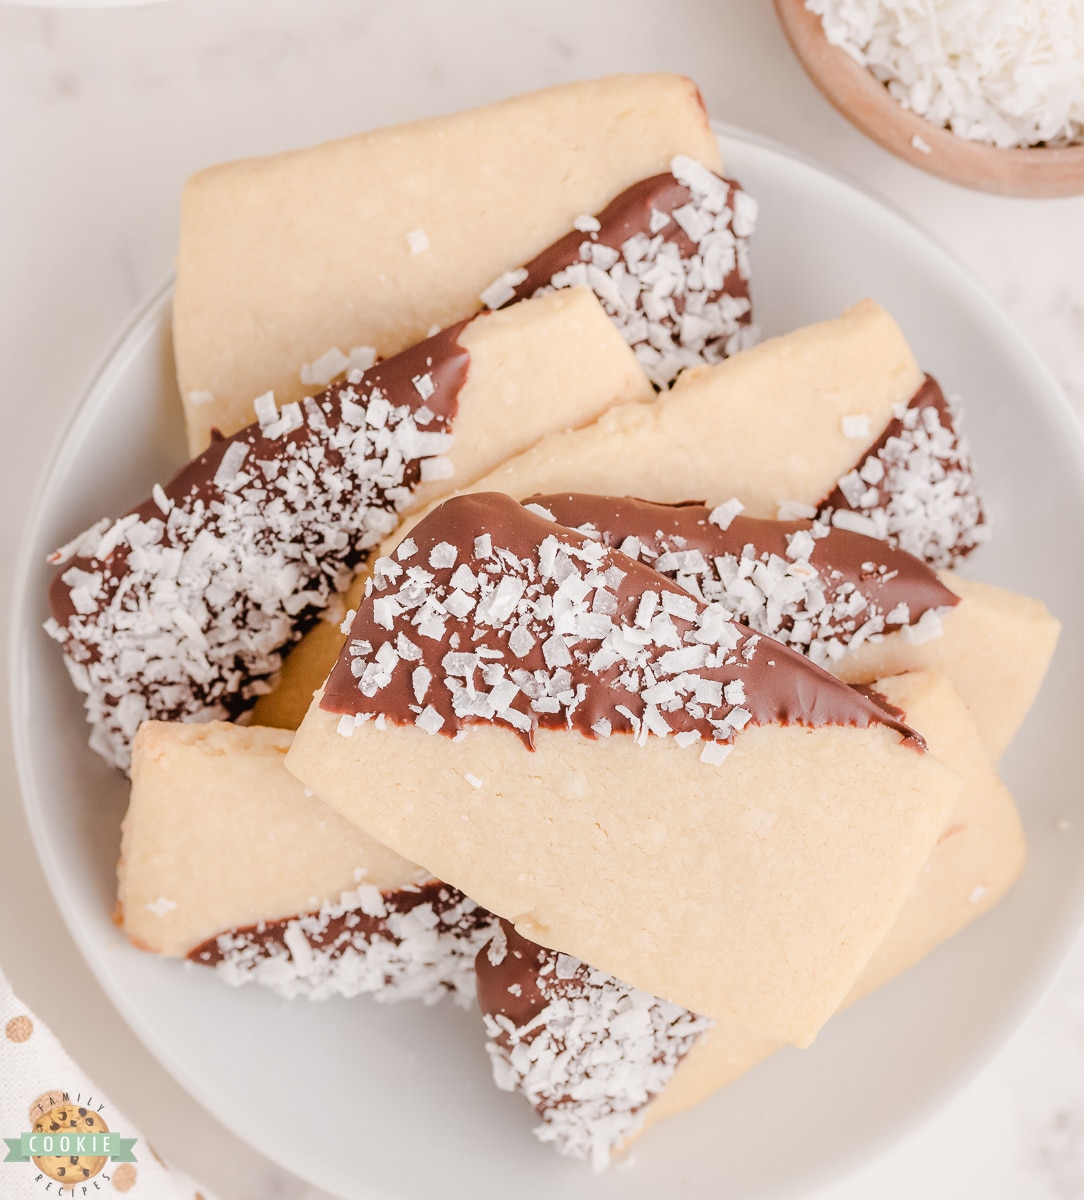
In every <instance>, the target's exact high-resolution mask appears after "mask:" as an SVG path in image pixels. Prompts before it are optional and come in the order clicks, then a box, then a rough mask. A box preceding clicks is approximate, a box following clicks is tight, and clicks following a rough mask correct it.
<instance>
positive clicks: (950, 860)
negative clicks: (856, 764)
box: [477, 672, 1024, 1163]
mask: <svg viewBox="0 0 1084 1200" xmlns="http://www.w3.org/2000/svg"><path fill="white" fill-rule="evenodd" d="M877 686H878V687H884V689H885V692H887V693H888V695H890V696H891V697H892V698H893V700H894V701H896V702H897V703H898V704H899V705H900V707H901V709H902V710H903V711H904V712H905V714H906V717H907V719H908V721H910V722H912V723H913V724H914V725H915V726H916V727H917V728H926V729H928V730H929V731H930V736H931V742H932V744H933V745H935V746H936V747H937V749H938V750H939V751H940V752H941V753H942V754H943V756H944V758H945V760H946V761H947V762H949V763H951V765H952V766H953V768H954V769H955V770H957V771H958V772H959V773H960V775H961V777H962V778H963V779H964V781H965V788H964V791H963V793H962V794H961V796H960V799H959V801H958V803H957V804H956V805H955V806H954V807H953V809H952V812H951V815H950V817H949V822H948V824H947V826H946V827H945V829H944V831H943V832H942V834H941V837H940V839H939V841H938V844H937V846H936V848H935V849H934V851H933V853H932V855H931V856H930V860H929V863H928V864H927V866H926V868H925V870H924V871H923V872H922V874H920V876H919V878H918V880H917V881H916V883H915V886H914V888H913V889H912V891H911V894H910V895H909V897H908V899H907V902H906V903H905V904H904V906H903V908H902V909H901V911H900V914H899V916H898V917H897V919H896V922H895V924H894V925H893V926H892V929H891V930H890V931H889V932H888V934H887V936H886V937H885V939H884V941H883V942H882V943H881V946H880V947H879V948H878V950H877V951H876V952H875V954H874V956H873V958H872V960H871V961H870V963H869V964H868V965H867V967H866V969H865V970H864V971H863V973H862V975H861V976H860V977H859V979H858V982H857V983H856V985H855V987H854V988H853V989H852V992H851V994H850V995H849V996H848V998H847V1001H846V1003H851V1002H853V1001H854V1000H855V999H858V998H859V997H860V996H862V995H864V994H866V993H868V992H870V991H872V990H873V989H874V988H876V987H879V986H880V985H881V984H883V983H884V982H886V981H887V980H888V979H889V978H891V977H892V976H894V975H896V974H899V973H900V972H901V971H903V970H905V969H906V968H907V967H909V966H911V965H913V964H914V963H916V962H918V961H919V960H920V959H921V958H923V957H924V956H925V955H926V954H927V953H928V952H929V951H930V950H932V949H933V948H934V947H935V946H936V945H938V944H939V943H940V942H941V941H943V940H945V939H946V938H948V937H950V936H951V935H952V934H954V933H956V932H957V931H958V930H959V929H961V928H963V927H964V926H965V925H966V924H968V923H969V922H970V921H971V920H973V919H974V918H975V917H976V916H978V915H979V914H981V913H982V912H985V911H987V910H988V909H989V908H990V907H992V906H993V905H994V904H995V903H996V902H997V900H999V899H1000V898H1001V897H1002V896H1003V895H1004V893H1005V892H1006V891H1007V890H1008V888H1009V887H1010V886H1011V885H1012V883H1013V882H1014V880H1015V879H1016V877H1017V875H1018V873H1019V871H1020V868H1021V866H1022V863H1023V857H1024V842H1023V834H1022V831H1021V828H1020V821H1019V818H1018V816H1017V814H1016V809H1015V807H1014V805H1013V802H1012V799H1011V797H1010V796H1009V794H1008V793H1007V792H1006V791H1005V789H1004V787H1003V786H1002V785H1001V783H1000V781H999V780H998V779H997V776H996V774H995V773H994V771H993V769H992V768H991V766H990V763H989V759H988V758H987V756H986V755H985V752H984V751H983V748H982V745H981V742H980V741H979V738H978V735H977V733H976V731H975V729H974V724H973V722H972V721H971V720H970V718H969V717H968V714H967V711H966V709H965V708H964V706H963V704H962V703H961V702H960V700H959V698H958V697H956V696H955V694H954V693H953V691H952V688H951V686H950V685H949V684H948V683H947V681H945V680H944V679H943V678H941V677H938V676H936V675H934V674H932V673H930V672H918V673H915V674H914V675H906V676H899V677H897V678H895V679H890V680H883V681H878V685H877ZM502 928H503V931H504V933H505V935H506V936H507V942H508V949H507V952H505V946H504V944H503V939H502V938H501V937H500V936H498V938H497V939H496V940H495V942H494V943H491V947H490V951H489V952H488V953H487V951H486V950H483V951H482V952H481V953H480V954H479V956H478V961H477V973H478V997H479V1004H480V1007H481V1009H482V1013H483V1018H484V1021H485V1027H486V1032H487V1035H488V1039H489V1040H488V1043H487V1050H488V1051H489V1053H490V1056H491V1058H492V1059H493V1070H494V1078H495V1081H496V1083H497V1086H498V1087H500V1088H502V1089H504V1090H508V1091H512V1090H515V1091H519V1092H521V1093H522V1094H523V1095H524V1096H525V1097H526V1098H527V1099H528V1100H529V1101H530V1102H531V1104H532V1105H533V1106H534V1108H535V1109H536V1111H537V1112H538V1113H539V1115H540V1117H541V1118H542V1125H541V1126H540V1127H539V1128H538V1129H536V1131H535V1132H536V1133H537V1135H538V1136H539V1137H540V1138H541V1139H542V1140H545V1141H552V1142H555V1143H556V1144H557V1147H558V1149H561V1150H562V1151H563V1152H565V1153H572V1154H577V1155H578V1156H579V1157H586V1156H587V1155H588V1153H590V1154H591V1155H592V1156H593V1157H594V1158H595V1160H596V1162H602V1163H604V1162H605V1161H606V1158H607V1157H608V1155H609V1154H610V1153H611V1152H612V1151H613V1150H615V1149H617V1148H618V1147H619V1146H621V1145H623V1144H625V1143H627V1141H628V1140H629V1138H630V1137H632V1136H634V1135H635V1134H636V1133H637V1132H638V1131H639V1130H640V1129H641V1128H646V1127H647V1126H650V1125H652V1124H655V1123H656V1122H658V1121H659V1120H661V1119H663V1118H664V1117H667V1116H671V1115H674V1114H675V1113H678V1112H681V1111H682V1110H684V1109H686V1108H689V1107H691V1106H692V1105H693V1104H695V1103H697V1102H698V1101H700V1100H703V1099H705V1098H706V1097H707V1096H708V1095H710V1094H711V1093H712V1092H714V1091H716V1090H718V1089H719V1088H720V1087H723V1086H724V1085H725V1084H727V1083H730V1082H732V1081H733V1080H734V1079H736V1078H738V1077H739V1076H740V1075H742V1074H744V1073H745V1072H746V1071H747V1070H749V1069H750V1068H751V1067H753V1066H755V1065H756V1063H758V1062H760V1061H761V1060H762V1059H764V1058H765V1057H767V1056H768V1055H769V1054H771V1053H773V1052H774V1051H775V1050H776V1049H777V1048H778V1047H777V1044H776V1043H774V1042H772V1041H771V1040H770V1039H766V1038H764V1037H762V1036H759V1035H757V1034H755V1033H751V1032H748V1031H746V1030H742V1029H741V1028H739V1027H737V1026H735V1025H734V1024H733V1023H730V1022H727V1021H719V1022H716V1023H714V1024H712V1025H711V1026H710V1027H709V1028H706V1029H705V1028H704V1027H705V1025H707V1024H708V1023H707V1022H705V1021H703V1019H701V1018H697V1017H696V1016H695V1014H693V1013H690V1012H689V1011H688V1010H686V1009H681V1008H675V1006H673V1005H668V1004H666V1003H665V1002H664V1001H661V1000H658V999H656V998H655V997H651V996H647V995H645V994H643V993H636V992H634V991H632V990H631V989H629V988H627V987H626V986H625V985H623V984H621V983H620V982H619V981H618V980H615V979H613V978H612V977H611V976H607V975H605V974H603V973H602V972H600V971H596V970H594V969H593V968H590V967H588V966H586V965H585V964H583V963H580V962H578V961H577V960H575V959H570V958H568V956H566V955H560V954H558V953H557V952H555V951H551V950H545V949H543V948H542V947H540V946H537V945H535V944H533V943H531V942H528V941H526V939H524V938H522V937H520V936H519V935H518V934H516V933H515V932H514V931H512V930H511V929H510V927H509V926H507V924H505V923H502ZM563 980H567V981H568V982H567V983H562V982H558V981H563ZM565 988H568V989H571V991H572V997H573V999H572V1004H569V1003H567V1002H564V1001H565V996H564V992H563V989H565ZM615 999H616V1000H617V1002H618V1003H619V1004H620V1007H617V1008H616V1011H614V1010H615V1007H616V1006H615V1004H614V1001H615ZM573 1005H575V1007H574V1008H573ZM629 1010H634V1011H635V1015H636V1018H638V1024H637V1025H635V1026H633V1030H631V1031H630V1032H633V1031H634V1032H635V1033H636V1034H638V1035H639V1036H638V1037H633V1038H630V1039H629V1040H628V1041H626V1040H625V1036H624V1030H623V1029H622V1028H621V1026H620V1024H619V1026H618V1027H619V1031H620V1034H621V1036H618V1037H614V1036H612V1035H611V1033H610V1029H609V1022H608V1021H607V1016H610V1015H618V1013H622V1014H623V1013H627V1012H629ZM623 1019H624V1020H625V1021H629V1022H630V1024H631V1023H632V1018H631V1016H624V1017H623ZM690 1028H692V1029H697V1030H699V1031H701V1032H700V1036H698V1037H697V1038H696V1040H695V1041H692V1042H684V1041H682V1040H680V1039H681V1035H682V1032H683V1031H685V1030H688V1029H690Z"/></svg>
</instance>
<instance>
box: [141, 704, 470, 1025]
mask: <svg viewBox="0 0 1084 1200" xmlns="http://www.w3.org/2000/svg"><path fill="white" fill-rule="evenodd" d="M290 741H291V736H290V734H288V733H283V732H281V731H279V730H273V729H261V728H259V727H257V726H249V727H241V726H237V725H228V724H225V723H223V722H212V723H210V724H207V725H184V724H180V723H173V724H167V723H163V722H148V723H147V724H145V725H144V726H143V727H142V728H141V729H140V731H139V734H138V735H137V737H136V740H135V744H134V747H133V760H132V795H131V802H130V804H129V808H128V813H127V815H126V817H125V819H124V825H123V839H122V846H121V861H120V866H119V869H118V883H119V887H118V900H119V912H120V916H121V921H122V925H123V928H124V931H125V933H127V935H128V937H129V938H130V939H131V940H132V942H134V943H135V944H136V945H137V946H139V947H140V948H141V949H144V950H150V951H153V952H154V953H157V954H162V955H167V956H169V957H172V958H183V957H187V958H189V959H191V960H192V961H194V962H198V963H204V964H206V965H209V966H213V967H215V968H216V969H217V971H218V974H219V976H220V977H221V978H223V979H224V980H225V981H226V982H228V983H231V984H241V983H247V982H256V983H263V984H266V985H267V986H269V987H271V988H273V989H274V990H275V991H276V992H278V993H279V994H281V995H284V996H296V995H302V996H307V997H309V998H312V999H323V998H325V997H327V996H331V995H344V996H353V995H357V994H359V993H362V992H364V993H368V994H371V995H374V996H375V997H376V999H378V1000H381V1001H392V1000H402V999H421V1000H423V1001H425V1002H426V1003H433V1002H435V1001H436V1000H439V999H440V998H441V996H444V995H447V994H449V993H452V994H454V995H455V996H456V998H457V999H458V1000H460V1001H461V1002H463V1003H466V1002H468V1001H469V1000H470V998H471V996H472V988H473V982H472V972H473V960H474V955H475V954H476V953H477V950H478V948H479V946H481V945H482V944H483V943H484V942H485V941H486V940H487V939H488V938H489V936H490V934H491V932H492V925H493V919H492V918H491V917H490V916H489V914H488V913H486V912H484V911H483V910H482V909H480V908H478V906H477V905H476V904H475V903H474V902H473V901H472V900H469V899H467V897H465V896H463V895H462V894H461V893H459V892H456V891H455V889H454V888H449V887H445V886H444V885H443V884H441V883H440V882H438V881H437V880H434V879H433V878H432V877H431V876H430V875H429V874H428V873H427V872H426V871H423V870H422V869H421V868H419V867H416V866H414V865H413V864H412V863H409V862H406V861H405V860H403V859H401V858H400V857H399V856H398V855H397V854H395V853H393V852H392V851H391V850H389V849H388V848H387V847H385V846H382V845H380V844H379V843H378V842H374V841H373V839H372V838H369V837H367V836H366V835H365V834H364V833H362V832H361V830H360V829H358V828H357V827H356V826H355V825H352V824H351V823H350V822H348V821H345V820H344V819H343V818H342V817H341V816H339V814H338V813H336V812H334V811H332V810H331V809H330V808H328V807H327V806H326V805H324V804H321V803H320V801H319V800H318V799H316V797H315V796H313V795H312V793H311V792H309V791H308V790H307V789H305V788H304V787H302V786H301V785H300V784H299V783H298V782H297V780H296V779H294V777H293V776H292V775H291V774H290V773H289V772H288V771H287V770H286V769H285V767H284V766H283V760H284V758H285V755H286V751H287V750H288V748H289V745H290Z"/></svg>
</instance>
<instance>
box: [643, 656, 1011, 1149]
mask: <svg viewBox="0 0 1084 1200" xmlns="http://www.w3.org/2000/svg"><path fill="white" fill-rule="evenodd" d="M874 686H875V687H876V688H877V689H878V690H879V691H880V692H881V694H882V695H883V696H885V697H886V698H887V699H888V700H889V701H891V702H892V703H895V704H897V705H898V706H899V707H900V708H901V709H902V710H903V711H904V713H905V714H906V718H907V720H908V722H910V723H911V724H913V725H914V727H915V728H916V729H918V730H920V731H921V732H922V733H923V734H924V736H925V737H926V738H927V740H928V742H929V745H930V748H931V750H932V751H933V752H934V753H935V754H937V755H938V756H939V757H940V758H941V761H942V762H944V763H945V764H946V765H947V766H949V767H951V768H952V769H953V770H954V771H956V773H957V774H958V775H959V776H960V778H961V779H962V780H963V781H964V788H963V791H962V792H961V793H960V797H959V799H958V801H957V802H956V804H955V805H954V806H953V807H952V809H951V811H950V813H949V817H948V820H947V823H946V825H945V828H944V830H943V831H942V833H941V836H940V838H939V839H938V842H937V845H936V847H935V848H934V850H933V852H932V854H931V855H930V859H929V862H928V863H927V864H926V867H925V868H924V869H923V871H922V872H921V873H920V874H919V876H918V878H917V879H916V881H915V884H914V886H913V887H912V889H911V892H910V894H909V896H908V897H907V902H906V903H905V904H904V906H903V908H902V909H901V910H900V913H899V916H898V917H897V918H896V921H895V923H894V924H893V926H892V928H891V929H890V930H889V932H888V933H887V935H886V936H885V939H884V941H883V942H881V944H880V946H878V948H877V949H876V951H874V954H873V957H872V958H871V959H870V961H869V962H868V963H867V964H866V967H865V969H864V970H863V971H862V974H861V975H860V976H859V977H858V979H857V981H856V982H855V985H854V987H853V988H852V989H851V991H850V993H849V994H848V996H847V998H846V1000H845V1001H844V1003H845V1004H848V1005H849V1004H852V1003H854V1001H856V1000H858V999H860V998H861V997H862V996H865V995H868V994H869V993H870V992H872V991H874V990H875V989H876V988H879V987H881V986H882V985H883V984H885V983H887V982H888V981H889V980H890V979H892V978H894V977H895V976H896V975H899V974H901V973H902V972H903V971H905V970H907V969H908V968H909V967H912V966H914V965H915V964H916V963H917V962H919V961H920V960H921V959H923V958H924V957H925V956H926V955H927V954H929V953H930V952H931V951H932V950H934V949H935V948H936V947H937V946H939V945H940V944H941V943H942V942H944V941H946V940H947V939H949V938H950V937H952V936H953V935H954V934H956V933H958V932H959V931H960V930H962V929H964V928H965V927H966V926H967V925H969V924H970V923H971V922H972V921H973V920H975V918H976V917H979V916H981V915H982V914H983V913H985V912H988V911H989V910H990V909H991V908H993V907H994V905H995V904H997V902H998V901H999V900H1001V899H1002V897H1003V896H1004V895H1005V893H1006V892H1008V891H1009V889H1010V888H1011V887H1012V885H1013V884H1014V883H1015V882H1016V879H1017V878H1018V877H1019V874H1020V871H1021V869H1022V868H1023V865H1024V858H1025V855H1026V846H1025V842H1024V833H1023V830H1022V828H1021V825H1020V817H1019V815H1018V813H1017V811H1016V806H1015V805H1014V803H1013V800H1012V797H1011V796H1010V795H1009V793H1008V791H1007V790H1006V789H1005V787H1004V785H1003V784H1002V783H1001V781H1000V779H998V777H997V773H996V772H995V770H994V769H993V767H992V766H991V763H990V758H989V755H988V754H987V753H986V750H985V748H984V747H983V745H982V740H981V738H980V737H979V734H978V730H977V729H976V727H975V723H974V721H973V720H972V719H971V717H970V715H969V714H968V712H967V709H966V708H965V706H964V705H963V704H962V703H961V701H960V699H959V697H957V696H956V695H955V693H954V691H953V689H952V687H951V685H950V684H949V683H948V682H947V680H945V679H944V678H943V677H942V676H938V675H937V674H936V673H935V672H932V671H916V672H914V673H913V674H908V675H898V676H895V677H894V678H891V679H882V680H878V681H877V683H876V684H875V685H874ZM778 1048H779V1046H778V1044H777V1043H775V1042H773V1041H771V1040H770V1039H766V1038H763V1037H761V1036H758V1035H757V1034H754V1033H750V1032H749V1031H747V1030H743V1029H741V1028H739V1027H738V1026H736V1025H734V1024H733V1023H732V1022H724V1021H720V1022H717V1023H716V1025H715V1027H714V1028H713V1029H712V1030H711V1031H710V1032H709V1033H707V1034H706V1035H705V1036H704V1037H703V1038H702V1039H701V1040H700V1041H699V1042H698V1043H697V1045H696V1047H695V1052H694V1053H691V1054H690V1055H689V1056H688V1057H687V1058H686V1060H685V1061H684V1062H683V1063H682V1064H681V1066H680V1068H679V1069H678V1070H677V1071H676V1072H675V1074H674V1077H673V1080H672V1082H671V1083H670V1085H669V1086H668V1087H667V1088H666V1090H665V1091H664V1092H663V1094H662V1095H661V1096H660V1097H659V1098H658V1100H657V1101H656V1102H655V1103H653V1104H651V1105H650V1107H649V1108H648V1109H647V1110H646V1112H645V1118H646V1119H645V1127H646V1126H650V1125H652V1124H654V1123H655V1122H657V1121H659V1120H662V1119H663V1118H664V1117H668V1116H672V1115H674V1114H676V1113H678V1112H682V1111H683V1110H684V1109H687V1108H691V1107H692V1106H693V1105H694V1104H696V1103H698V1102H699V1101H701V1100H703V1099H704V1098H705V1097H706V1096H708V1095H710V1094H711V1093H712V1092H714V1091H717V1090H718V1089H719V1088H721V1087H724V1086H725V1085H726V1084H728V1083H732V1082H733V1081H734V1080H735V1079H737V1078H739V1077H740V1076H741V1075H744V1074H745V1072H746V1071H748V1070H750V1069H751V1068H752V1067H754V1066H756V1064H757V1063H758V1062H761V1061H762V1060H763V1059H765V1058H767V1057H768V1056H769V1055H770V1054H773V1053H774V1052H775V1051H776V1050H777V1049H778Z"/></svg>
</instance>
